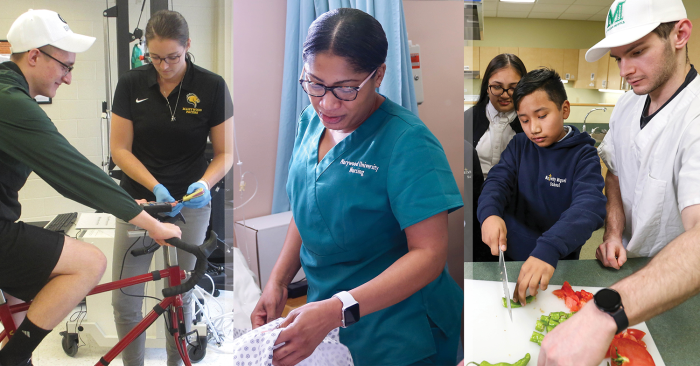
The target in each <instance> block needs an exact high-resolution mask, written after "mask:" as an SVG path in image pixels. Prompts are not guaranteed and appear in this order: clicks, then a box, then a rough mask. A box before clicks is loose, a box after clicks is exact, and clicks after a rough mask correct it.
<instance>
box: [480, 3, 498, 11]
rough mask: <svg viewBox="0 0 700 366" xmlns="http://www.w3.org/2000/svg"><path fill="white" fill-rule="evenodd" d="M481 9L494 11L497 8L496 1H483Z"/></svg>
mask: <svg viewBox="0 0 700 366" xmlns="http://www.w3.org/2000/svg"><path fill="white" fill-rule="evenodd" d="M482 9H484V11H492V10H493V11H495V10H497V9H498V3H484V5H483V7H482Z"/></svg>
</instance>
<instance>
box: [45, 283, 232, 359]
mask: <svg viewBox="0 0 700 366" xmlns="http://www.w3.org/2000/svg"><path fill="white" fill-rule="evenodd" d="M221 293H222V295H221V296H220V297H218V298H217V300H218V301H219V303H220V304H221V305H222V307H223V308H224V309H228V310H229V311H231V310H232V309H233V305H232V303H233V293H232V292H230V291H222V292H221ZM210 311H211V315H212V316H216V315H218V314H219V313H220V311H219V310H218V308H217V307H216V306H212V307H211V309H210ZM155 324H156V326H162V325H163V321H162V319H158V321H157V322H156V323H155ZM226 324H228V327H227V328H225V329H224V332H231V334H228V335H227V337H226V341H225V342H224V343H223V346H222V347H221V348H219V347H217V345H216V344H215V343H213V342H210V343H209V344H208V345H207V353H206V356H205V357H204V359H203V360H202V361H201V362H199V363H197V364H196V365H197V366H200V365H202V366H214V365H216V366H220V365H223V366H225V365H231V364H232V363H233V358H232V355H233V334H232V332H233V321H230V323H229V322H227V323H226ZM61 328H62V327H61V326H60V325H59V326H58V327H57V328H56V329H54V331H53V332H51V334H49V335H48V336H47V337H46V338H45V339H44V341H43V342H42V343H41V344H40V345H39V348H37V349H36V351H35V352H34V357H33V363H34V365H36V366H92V365H95V364H97V363H98V361H99V360H100V357H102V356H104V355H105V354H106V353H107V352H108V351H109V348H104V347H99V346H98V345H97V344H96V343H95V342H94V341H93V340H92V339H91V337H90V336H85V337H82V339H83V341H85V343H86V344H85V345H84V346H82V347H80V348H79V349H78V353H77V354H76V355H75V357H70V356H68V355H66V354H65V353H64V352H63V348H62V347H61V338H62V337H61V336H60V335H59V332H60V331H61V330H62V329H61ZM165 365H166V354H165V349H156V348H148V349H146V360H145V365H144V366H165ZM110 366H123V363H122V361H121V356H117V358H116V359H114V361H112V363H110Z"/></svg>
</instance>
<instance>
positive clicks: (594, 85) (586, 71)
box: [574, 49, 610, 89]
mask: <svg viewBox="0 0 700 366" xmlns="http://www.w3.org/2000/svg"><path fill="white" fill-rule="evenodd" d="M586 51H588V49H580V50H579V58H578V77H577V79H576V82H575V83H574V88H580V89H606V88H607V85H608V68H609V61H610V53H607V54H606V55H605V56H603V57H602V58H601V59H600V60H598V61H597V62H588V61H586Z"/></svg>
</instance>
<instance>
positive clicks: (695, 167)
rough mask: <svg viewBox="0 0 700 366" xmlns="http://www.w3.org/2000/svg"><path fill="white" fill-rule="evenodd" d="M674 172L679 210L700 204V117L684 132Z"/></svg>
mask: <svg viewBox="0 0 700 366" xmlns="http://www.w3.org/2000/svg"><path fill="white" fill-rule="evenodd" d="M675 165H676V166H675V167H674V171H675V172H678V173H677V179H678V181H677V192H678V210H679V211H681V212H682V211H683V209H684V208H686V207H688V206H692V205H697V204H700V189H698V187H700V116H696V117H695V118H694V121H693V122H691V123H690V124H689V125H688V128H687V129H686V130H685V131H684V132H683V137H682V138H681V141H680V145H679V146H678V154H677V157H676V159H675Z"/></svg>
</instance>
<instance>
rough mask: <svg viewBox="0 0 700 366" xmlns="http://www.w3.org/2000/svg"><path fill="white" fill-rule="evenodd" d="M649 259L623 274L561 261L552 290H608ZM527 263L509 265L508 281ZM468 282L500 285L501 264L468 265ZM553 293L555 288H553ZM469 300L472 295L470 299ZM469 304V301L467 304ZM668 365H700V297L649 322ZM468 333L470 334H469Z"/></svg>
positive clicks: (584, 262)
mask: <svg viewBox="0 0 700 366" xmlns="http://www.w3.org/2000/svg"><path fill="white" fill-rule="evenodd" d="M649 260H650V259H649V258H632V259H629V260H628V261H627V263H625V264H624V265H623V266H622V268H621V269H620V270H615V269H612V268H605V267H603V266H602V265H601V264H600V262H599V261H597V260H595V259H593V260H571V261H559V264H558V265H557V270H556V271H555V272H554V276H553V277H552V279H551V280H550V286H555V288H556V287H558V286H561V285H562V284H563V283H564V281H569V283H571V285H572V286H573V287H576V286H595V287H608V286H611V285H612V284H614V283H615V282H617V281H619V280H621V279H622V278H624V277H627V276H629V275H631V274H632V273H634V272H636V271H637V270H639V269H640V268H642V267H643V266H644V265H645V264H646V263H647V262H649ZM523 263H524V262H506V270H507V271H508V278H509V279H510V278H518V273H519V272H520V267H521V266H522V265H523ZM464 278H465V279H475V280H487V281H500V276H499V271H498V262H485V263H464ZM550 289H551V287H550ZM466 298H467V299H468V294H467V297H466ZM467 301H468V300H467ZM646 324H647V326H648V327H649V330H650V332H651V336H652V337H653V338H654V342H655V343H656V346H657V347H658V349H659V353H660V354H661V357H662V358H663V360H664V363H666V365H669V366H675V365H693V366H695V365H698V364H700V330H698V325H700V295H699V296H695V297H692V298H690V299H688V300H687V301H686V302H684V303H683V304H681V305H679V306H677V307H675V308H673V309H671V310H669V311H667V312H665V313H663V314H661V315H659V316H657V317H655V318H653V319H650V320H647V321H646ZM465 331H468V330H465Z"/></svg>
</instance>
